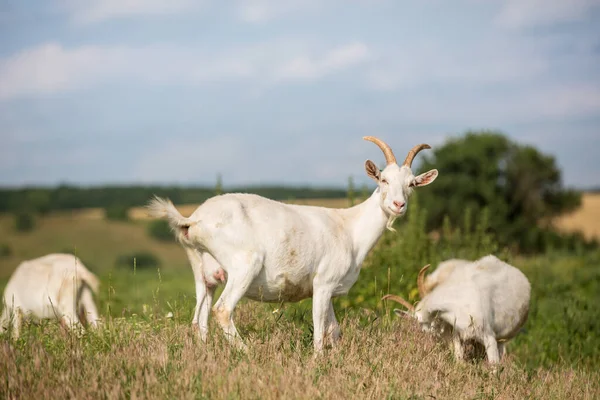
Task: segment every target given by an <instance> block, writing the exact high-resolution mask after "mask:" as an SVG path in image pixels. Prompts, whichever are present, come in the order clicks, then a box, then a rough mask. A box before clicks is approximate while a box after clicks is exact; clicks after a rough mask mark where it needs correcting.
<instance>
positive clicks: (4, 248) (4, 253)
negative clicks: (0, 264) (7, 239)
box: [0, 243, 12, 258]
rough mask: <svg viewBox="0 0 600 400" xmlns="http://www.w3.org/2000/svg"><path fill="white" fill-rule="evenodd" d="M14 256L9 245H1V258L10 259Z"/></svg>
mask: <svg viewBox="0 0 600 400" xmlns="http://www.w3.org/2000/svg"><path fill="white" fill-rule="evenodd" d="M11 255H12V249H11V247H10V246H9V245H8V243H2V244H0V258H3V257H10V256H11Z"/></svg>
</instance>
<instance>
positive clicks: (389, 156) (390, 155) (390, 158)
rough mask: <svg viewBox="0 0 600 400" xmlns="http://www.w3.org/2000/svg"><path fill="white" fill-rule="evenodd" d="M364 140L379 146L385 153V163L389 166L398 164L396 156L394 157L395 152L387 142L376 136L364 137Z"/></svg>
mask: <svg viewBox="0 0 600 400" xmlns="http://www.w3.org/2000/svg"><path fill="white" fill-rule="evenodd" d="M363 139H364V140H368V141H369V142H373V143H375V144H376V145H377V146H379V148H380V149H381V151H383V154H384V155H385V161H386V162H387V164H388V165H390V164H395V163H396V156H395V155H394V152H392V149H391V148H390V146H388V145H387V143H386V142H384V141H383V140H381V139H379V138H376V137H375V136H365V137H363Z"/></svg>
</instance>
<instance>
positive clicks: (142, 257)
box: [115, 251, 160, 270]
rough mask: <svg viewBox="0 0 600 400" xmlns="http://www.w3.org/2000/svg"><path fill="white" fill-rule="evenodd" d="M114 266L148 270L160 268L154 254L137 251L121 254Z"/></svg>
mask: <svg viewBox="0 0 600 400" xmlns="http://www.w3.org/2000/svg"><path fill="white" fill-rule="evenodd" d="M115 266H116V267H119V268H131V269H134V268H135V269H136V270H137V269H150V268H157V267H159V266H160V260H159V259H158V257H156V256H155V255H154V254H152V253H150V252H146V251H138V252H135V253H130V254H123V255H120V256H119V257H117V260H116V261H115Z"/></svg>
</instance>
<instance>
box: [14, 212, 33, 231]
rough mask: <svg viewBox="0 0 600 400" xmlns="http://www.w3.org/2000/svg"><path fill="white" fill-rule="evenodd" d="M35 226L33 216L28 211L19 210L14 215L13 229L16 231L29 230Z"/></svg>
mask: <svg viewBox="0 0 600 400" xmlns="http://www.w3.org/2000/svg"><path fill="white" fill-rule="evenodd" d="M34 227H35V217H34V216H33V214H31V213H28V212H19V213H17V214H16V215H15V229H16V230H17V231H18V232H29V231H32V230H33V228H34Z"/></svg>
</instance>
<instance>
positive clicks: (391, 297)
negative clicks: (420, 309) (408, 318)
mask: <svg viewBox="0 0 600 400" xmlns="http://www.w3.org/2000/svg"><path fill="white" fill-rule="evenodd" d="M388 299H389V300H394V301H395V302H397V303H400V304H402V305H403V306H404V307H406V308H408V309H409V310H410V311H415V306H413V305H412V304H410V303H409V302H408V301H406V300H404V299H403V298H402V297H400V296H396V295H395V294H386V295H385V296H383V297H382V298H381V300H388Z"/></svg>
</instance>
